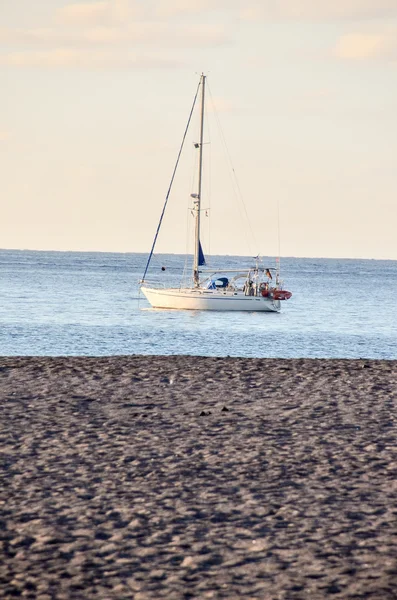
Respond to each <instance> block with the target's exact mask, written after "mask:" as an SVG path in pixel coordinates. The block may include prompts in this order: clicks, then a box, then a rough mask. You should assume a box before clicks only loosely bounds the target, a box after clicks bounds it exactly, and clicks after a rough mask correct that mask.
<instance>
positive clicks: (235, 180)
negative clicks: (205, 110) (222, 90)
mask: <svg viewBox="0 0 397 600" xmlns="http://www.w3.org/2000/svg"><path fill="white" fill-rule="evenodd" d="M208 91H209V95H210V98H211V102H212V106H213V110H214V114H215V119H216V122H217V125H218V128H219V132H220V136H221V140H222V143H223V146H224V149H225V152H226V156H227V159H228V161H229V167H230V169H231V171H232V173H233V179H234V184H235V186H236V189H237V195H238V196H239V197H240V201H241V203H242V205H243V208H244V212H245V218H246V220H247V224H248V227H249V230H250V234H251V239H252V241H253V242H254V244H255V246H256V247H258V244H257V241H256V238H255V234H254V232H253V229H252V226H251V222H250V219H249V216H248V212H247V207H246V205H245V202H244V197H243V194H242V192H241V188H240V184H239V182H238V179H237V175H236V171H235V169H234V166H233V162H232V159H231V156H230V152H229V149H228V146H227V144H226V139H225V135H224V133H223V129H222V127H221V123H220V119H219V116H218V113H217V110H216V107H215V102H214V99H213V96H212V92H211V88H210V86H209V85H208Z"/></svg>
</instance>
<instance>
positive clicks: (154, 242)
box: [141, 83, 200, 283]
mask: <svg viewBox="0 0 397 600" xmlns="http://www.w3.org/2000/svg"><path fill="white" fill-rule="evenodd" d="M199 89H200V83H199V84H198V86H197V90H196V95H195V96H194V100H193V105H192V108H191V109H190V114H189V119H188V122H187V125H186V128H185V133H184V134H183V138H182V143H181V146H180V148H179V152H178V157H177V159H176V163H175V167H174V170H173V173H172V177H171V182H170V185H169V187H168V191H167V195H166V197H165V202H164V206H163V210H162V213H161V216H160V221H159V224H158V226H157V230H156V235H155V236H154V240H153V244H152V248H151V250H150V254H149V258H148V261H147V263H146V268H145V272H144V274H143V277H142V282H141V283H143V282H144V281H145V277H146V273H147V271H148V268H149V265H150V261H151V259H152V256H153V252H154V247H155V245H156V242H157V237H158V235H159V231H160V227H161V224H162V222H163V217H164V213H165V209H166V207H167V203H168V198H169V196H170V193H171V188H172V184H173V183H174V179H175V174H176V170H177V168H178V165H179V159H180V157H181V154H182V150H183V146H184V144H185V139H186V135H187V132H188V129H189V125H190V121H191V120H192V114H193V110H194V107H195V105H196V100H197V95H198V92H199Z"/></svg>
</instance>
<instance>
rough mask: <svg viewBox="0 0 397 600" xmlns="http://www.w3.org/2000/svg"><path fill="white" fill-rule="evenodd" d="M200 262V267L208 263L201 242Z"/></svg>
mask: <svg viewBox="0 0 397 600" xmlns="http://www.w3.org/2000/svg"><path fill="white" fill-rule="evenodd" d="M198 264H199V267H203V266H204V265H205V264H206V262H205V256H204V252H203V249H202V247H201V242H199V259H198Z"/></svg>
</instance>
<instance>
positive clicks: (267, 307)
mask: <svg viewBox="0 0 397 600" xmlns="http://www.w3.org/2000/svg"><path fill="white" fill-rule="evenodd" d="M141 290H142V292H143V293H144V295H145V296H146V298H147V300H148V301H149V303H150V304H151V305H152V307H153V308H170V309H176V310H220V311H230V310H239V311H241V310H243V311H255V312H258V311H260V312H279V311H280V300H273V299H271V298H263V297H262V296H245V295H244V294H243V293H234V292H220V291H218V290H216V291H211V290H203V289H192V288H182V289H176V288H175V289H174V288H169V289H161V288H160V289H159V288H150V287H145V286H142V287H141Z"/></svg>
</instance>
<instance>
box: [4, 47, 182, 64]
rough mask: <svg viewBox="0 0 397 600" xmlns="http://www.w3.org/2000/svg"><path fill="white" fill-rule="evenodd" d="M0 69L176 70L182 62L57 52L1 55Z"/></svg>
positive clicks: (73, 51)
mask: <svg viewBox="0 0 397 600" xmlns="http://www.w3.org/2000/svg"><path fill="white" fill-rule="evenodd" d="M0 65H3V66H9V67H19V68H32V67H33V68H47V69H59V68H66V69H70V68H78V69H108V68H128V67H135V68H143V67H145V68H150V67H152V68H164V67H167V68H169V67H179V66H181V65H182V62H180V61H177V60H173V59H168V58H165V57H162V56H160V55H159V56H156V55H151V56H142V55H138V54H134V53H132V52H129V53H128V54H125V53H123V52H112V51H110V52H109V51H87V50H84V51H82V50H73V49H66V48H56V49H53V50H44V51H35V50H33V51H32V50H30V51H23V52H9V53H6V54H3V55H0Z"/></svg>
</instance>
